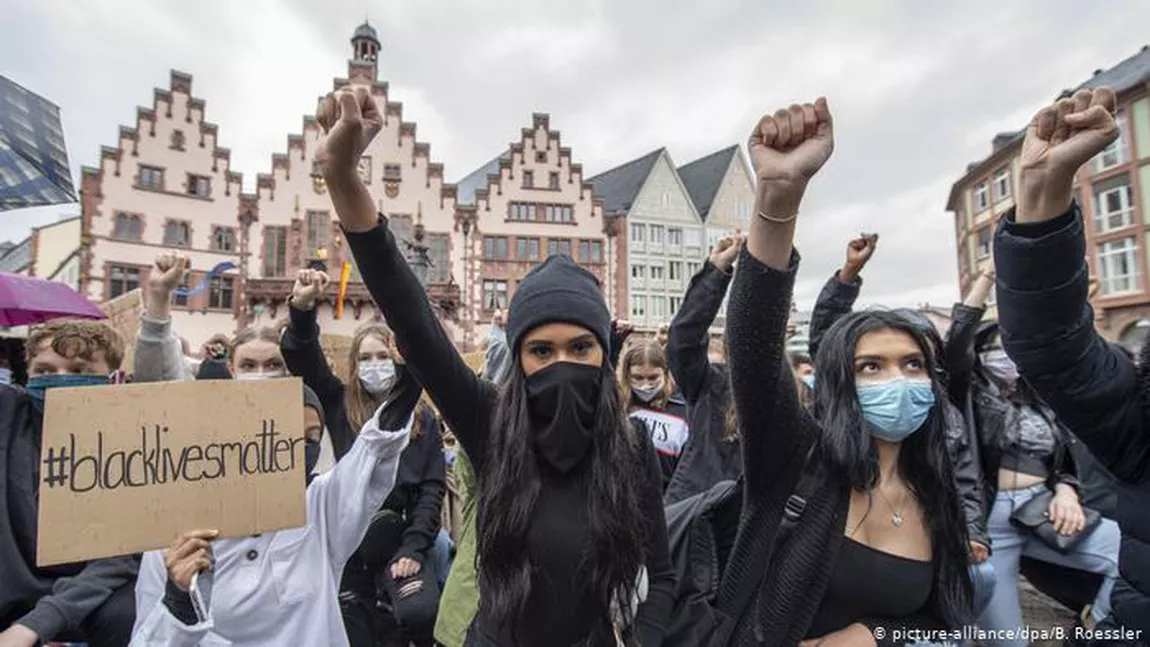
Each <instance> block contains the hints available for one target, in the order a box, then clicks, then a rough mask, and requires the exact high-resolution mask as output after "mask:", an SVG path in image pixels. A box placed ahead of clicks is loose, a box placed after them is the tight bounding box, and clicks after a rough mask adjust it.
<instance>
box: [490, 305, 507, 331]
mask: <svg viewBox="0 0 1150 647" xmlns="http://www.w3.org/2000/svg"><path fill="white" fill-rule="evenodd" d="M491 323H492V324H493V325H496V326H499V327H500V328H503V327H505V326H506V325H507V315H506V314H505V313H504V312H503V311H502V310H499V309H496V310H495V313H494V314H492V315H491Z"/></svg>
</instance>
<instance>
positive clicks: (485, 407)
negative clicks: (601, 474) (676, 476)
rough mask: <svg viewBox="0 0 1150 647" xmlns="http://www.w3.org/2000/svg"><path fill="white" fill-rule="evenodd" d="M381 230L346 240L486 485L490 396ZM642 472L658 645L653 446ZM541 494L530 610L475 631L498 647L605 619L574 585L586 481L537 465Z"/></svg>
mask: <svg viewBox="0 0 1150 647" xmlns="http://www.w3.org/2000/svg"><path fill="white" fill-rule="evenodd" d="M380 220H381V222H380V225H378V226H376V227H375V228H373V229H371V230H370V231H367V232H363V233H351V232H348V233H346V237H347V242H348V245H349V247H350V248H351V251H352V254H353V255H354V256H355V260H356V263H357V264H358V266H359V269H360V272H361V273H362V275H363V280H364V283H365V284H366V286H367V288H368V290H369V291H370V292H371V295H372V298H373V299H374V300H375V303H376V305H377V306H378V307H379V309H380V310H381V311H382V312H383V315H384V317H385V319H386V320H387V322H388V324H389V325H390V326H391V328H392V330H393V331H394V333H395V338H396V341H397V342H398V344H399V350H400V352H401V353H403V356H404V359H405V360H406V362H407V364H406V366H407V369H408V370H410V371H411V372H412V373H413V374H414V376H415V378H416V379H417V380H418V381H419V382H420V383H421V384H423V386H424V388H425V389H426V390H427V393H428V395H430V396H431V399H432V401H433V402H434V403H435V406H436V407H437V408H438V409H439V411H440V413H441V414H442V415H443V418H444V421H445V422H446V424H447V425H448V427H450V428H451V430H452V431H453V432H454V433H455V436H456V438H458V440H459V442H460V443H461V444H462V445H463V449H464V451H466V452H467V455H468V457H470V458H471V460H472V462H473V464H474V465H475V467H476V470H475V471H476V474H477V475H479V478H480V482H479V487H481V488H482V487H483V482H482V474H483V472H484V466H485V464H486V461H488V460H498V457H491V456H489V455H488V453H487V449H488V445H489V443H488V438H489V436H490V433H491V425H492V418H493V413H494V408H495V403H496V397H497V396H496V389H495V386H494V385H492V384H491V383H490V382H487V381H485V380H483V379H481V378H479V377H477V376H476V375H475V374H474V373H473V372H472V371H471V369H469V368H468V367H467V365H466V364H465V363H464V362H463V360H462V358H461V357H460V356H459V353H458V352H457V351H456V349H455V347H454V346H453V345H452V343H451V341H450V340H449V339H448V338H447V335H446V334H445V333H444V331H443V328H442V327H441V326H440V324H439V321H438V320H437V319H436V317H435V314H434V313H433V312H432V309H431V306H430V304H429V302H428V300H427V295H426V294H425V292H424V290H423V288H422V286H420V284H419V281H418V280H417V279H416V277H415V275H414V274H413V273H412V271H411V269H410V268H409V267H408V265H407V262H406V261H405V260H404V258H403V254H402V253H401V252H400V251H399V249H398V248H397V247H396V244H395V237H394V236H393V235H392V234H391V232H390V231H389V230H388V229H387V226H386V220H385V219H383V218H382V217H381V219H380ZM644 444H645V445H646V447H647V449H648V451H647V452H646V455H647V465H646V468H647V469H648V471H649V474H650V476H651V478H650V479H647V480H646V481H645V485H644V490H643V492H642V493H641V499H640V501H641V506H642V512H643V518H642V519H641V520H638V522H639V523H642V524H644V530H645V535H646V538H647V539H646V545H645V550H644V554H645V557H646V564H645V566H646V568H647V573H648V578H649V591H648V595H647V600H646V602H644V603H643V604H642V605H640V607H639V610H638V616H637V617H636V620H635V624H636V633H637V634H638V637H639V639H640V641H641V644H642V645H643V646H644V647H648V646H652V645H654V646H657V645H659V644H660V643H661V641H662V636H663V632H664V631H665V627H666V625H667V616H668V614H669V613H670V608H671V602H672V592H673V589H674V577H675V576H674V571H673V570H672V569H671V564H670V558H669V555H668V548H667V529H666V521H665V519H664V516H663V504H662V493H661V492H660V488H659V482H660V478H659V464H658V461H657V460H656V458H655V452H654V449H653V448H652V447H651V446H650V444H649V442H648V441H644ZM539 468H540V474H541V483H540V486H541V488H540V492H539V498H538V502H537V504H536V506H535V509H534V511H533V512H532V518H531V520H530V522H529V523H530V526H531V527H530V529H529V530H528V533H527V546H526V550H527V552H528V555H529V558H530V561H531V564H532V565H533V567H534V569H533V575H532V579H531V594H530V596H529V598H528V601H527V607H526V609H525V610H524V612H523V614H522V615H521V617H520V618H519V619H518V621H517V622H516V623H515V627H514V630H513V632H512V630H511V629H509V628H507V627H502V626H496V623H495V621H494V620H493V619H491V618H488V617H486V616H484V615H483V613H482V612H481V614H480V616H479V617H478V618H477V619H476V624H475V627H474V630H477V631H479V632H480V633H481V634H482V635H484V636H485V637H486V638H487V639H488V640H489V641H492V642H493V643H494V644H499V645H531V646H534V645H562V646H566V645H571V644H574V643H576V642H578V641H580V640H583V639H584V638H586V637H587V636H588V635H589V633H591V632H596V631H600V630H601V629H602V627H604V626H605V624H606V623H608V622H609V618H608V615H609V614H608V610H607V609H602V608H598V605H597V603H596V602H595V598H594V595H593V594H592V593H591V592H590V591H587V590H585V589H583V588H582V587H580V586H579V585H578V584H577V583H576V575H577V574H576V569H577V568H578V566H579V562H580V560H581V556H582V554H583V553H584V551H585V550H586V549H587V548H588V542H589V541H590V537H589V535H588V525H587V521H586V515H587V507H588V506H587V492H588V489H589V488H587V487H586V486H585V481H584V479H585V477H586V474H584V473H582V472H583V471H582V470H578V469H576V470H574V471H573V472H572V473H570V474H567V475H560V474H557V473H554V472H553V471H552V470H550V469H549V466H548V465H547V464H546V463H544V462H542V461H541V462H540V466H539Z"/></svg>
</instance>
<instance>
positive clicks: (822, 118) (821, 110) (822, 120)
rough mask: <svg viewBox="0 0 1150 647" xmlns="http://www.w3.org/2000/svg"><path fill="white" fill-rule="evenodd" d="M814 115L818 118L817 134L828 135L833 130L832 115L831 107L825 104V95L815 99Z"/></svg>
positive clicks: (833, 121)
mask: <svg viewBox="0 0 1150 647" xmlns="http://www.w3.org/2000/svg"><path fill="white" fill-rule="evenodd" d="M815 117H816V118H817V119H818V130H817V132H818V134H820V135H829V134H831V132H832V131H833V130H834V123H835V120H834V117H832V116H831V108H830V106H828V105H827V98H826V97H819V98H818V99H815Z"/></svg>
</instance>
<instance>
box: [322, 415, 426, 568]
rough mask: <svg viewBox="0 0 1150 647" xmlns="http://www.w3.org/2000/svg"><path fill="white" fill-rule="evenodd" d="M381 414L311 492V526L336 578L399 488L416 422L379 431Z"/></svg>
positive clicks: (363, 430)
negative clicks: (401, 462) (394, 489)
mask: <svg viewBox="0 0 1150 647" xmlns="http://www.w3.org/2000/svg"><path fill="white" fill-rule="evenodd" d="M384 406H387V404H386V403H385V404H384V405H382V406H381V407H380V408H379V410H377V411H376V412H375V414H374V415H372V416H371V418H369V419H368V421H367V422H366V423H364V425H363V428H362V429H361V430H360V432H359V436H358V437H356V439H355V443H353V444H352V446H351V449H350V450H349V451H348V452H347V454H346V455H345V456H344V457H343V458H341V459H339V462H337V463H336V464H335V467H333V468H332V469H331V471H329V472H327V473H324V474H320V475H319V476H317V477H316V479H315V480H314V481H312V483H311V485H310V486H309V487H308V489H307V516H308V524H310V525H311V526H312V527H313V528H314V529H315V530H316V531H318V532H319V533H320V536H321V538H322V541H323V546H324V548H325V549H326V550H327V554H328V559H329V560H330V561H331V565H332V568H333V570H334V571H335V573H336V575H337V577H338V575H339V573H340V572H342V571H343V567H344V564H346V563H347V560H348V559H349V558H350V557H351V555H352V553H354V552H355V549H356V548H358V547H359V544H360V542H362V541H363V537H364V535H366V534H367V527H368V525H369V524H370V523H371V518H372V516H373V515H375V513H376V511H377V510H379V507H380V506H381V505H383V502H384V500H386V499H387V496H388V495H389V494H391V488H392V487H393V486H395V476H396V473H397V472H398V471H399V457H400V455H401V454H402V453H403V450H404V449H405V448H406V447H407V441H408V434H409V433H410V431H411V424H412V420H413V418H414V416H413V415H412V416H408V418H407V423H406V424H405V425H404V427H403V428H402V429H399V430H396V431H385V430H383V429H380V428H379V412H380V411H382V410H383V407H384Z"/></svg>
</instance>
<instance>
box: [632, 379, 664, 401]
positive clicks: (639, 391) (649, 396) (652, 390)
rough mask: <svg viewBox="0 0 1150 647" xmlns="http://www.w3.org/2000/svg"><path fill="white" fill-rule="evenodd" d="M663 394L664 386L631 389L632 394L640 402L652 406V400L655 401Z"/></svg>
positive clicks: (633, 387) (634, 387)
mask: <svg viewBox="0 0 1150 647" xmlns="http://www.w3.org/2000/svg"><path fill="white" fill-rule="evenodd" d="M662 392H663V385H662V384H656V385H655V386H649V387H647V388H639V387H636V386H632V387H631V393H634V394H635V397H636V398H639V400H640V401H642V402H646V403H648V404H650V402H651V400H654V399H655V398H656V397H657V396H658V395H659V394H660V393H662Z"/></svg>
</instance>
